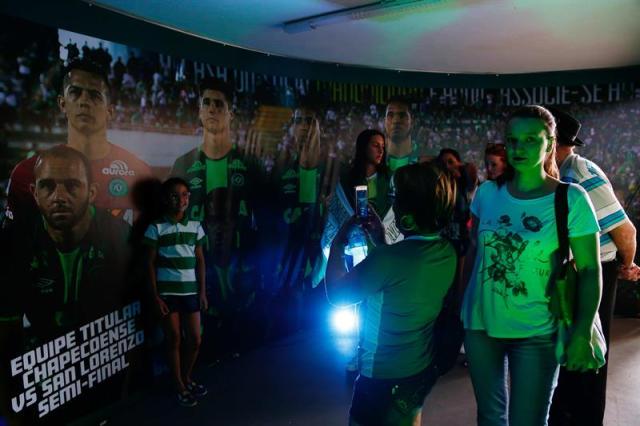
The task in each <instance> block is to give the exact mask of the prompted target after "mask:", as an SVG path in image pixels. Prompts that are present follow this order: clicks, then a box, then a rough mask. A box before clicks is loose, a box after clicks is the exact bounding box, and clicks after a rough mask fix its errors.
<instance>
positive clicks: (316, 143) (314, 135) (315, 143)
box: [300, 118, 320, 169]
mask: <svg viewBox="0 0 640 426" xmlns="http://www.w3.org/2000/svg"><path fill="white" fill-rule="evenodd" d="M300 143H301V144H302V146H301V147H300V167H303V168H305V169H315V168H316V167H318V163H319V161H320V124H319V123H318V120H317V119H315V118H314V119H313V123H312V124H311V126H309V131H308V132H307V137H306V140H303V141H301V142H300Z"/></svg>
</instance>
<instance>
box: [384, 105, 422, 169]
mask: <svg viewBox="0 0 640 426" xmlns="http://www.w3.org/2000/svg"><path fill="white" fill-rule="evenodd" d="M412 119H413V117H412V115H411V108H410V104H409V102H408V101H407V100H406V99H404V98H401V97H392V98H390V99H389V101H388V102H387V110H386V113H385V119H384V130H385V134H386V136H387V143H388V145H387V155H388V156H387V164H388V165H389V169H390V170H391V172H394V171H396V169H398V168H400V167H402V166H406V165H407V164H413V163H417V162H418V160H419V156H418V145H417V144H416V143H415V142H414V141H413V140H412V139H411V130H412V127H413V121H412Z"/></svg>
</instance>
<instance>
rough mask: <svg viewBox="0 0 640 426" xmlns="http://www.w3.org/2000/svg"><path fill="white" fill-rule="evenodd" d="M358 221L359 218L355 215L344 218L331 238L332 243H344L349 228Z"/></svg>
mask: <svg viewBox="0 0 640 426" xmlns="http://www.w3.org/2000/svg"><path fill="white" fill-rule="evenodd" d="M358 221H359V219H358V216H356V215H353V216H351V217H350V218H349V219H347V220H345V221H344V223H343V224H342V226H341V227H340V229H339V230H338V232H337V233H336V236H335V237H334V238H333V241H334V243H335V244H341V245H344V244H345V243H347V242H348V240H349V231H350V230H351V227H352V226H353V225H354V224H356V223H358Z"/></svg>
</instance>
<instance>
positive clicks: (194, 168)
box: [187, 161, 206, 173]
mask: <svg viewBox="0 0 640 426" xmlns="http://www.w3.org/2000/svg"><path fill="white" fill-rule="evenodd" d="M205 168H206V166H205V165H204V164H202V162H201V161H196V162H195V163H193V164H192V165H191V167H189V168H188V169H187V173H193V172H199V171H200V170H204V169H205Z"/></svg>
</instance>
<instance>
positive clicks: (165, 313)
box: [144, 177, 208, 407]
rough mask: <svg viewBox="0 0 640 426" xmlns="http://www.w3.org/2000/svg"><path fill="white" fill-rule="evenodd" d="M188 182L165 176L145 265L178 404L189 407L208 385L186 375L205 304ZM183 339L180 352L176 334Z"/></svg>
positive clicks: (198, 232) (198, 229)
mask: <svg viewBox="0 0 640 426" xmlns="http://www.w3.org/2000/svg"><path fill="white" fill-rule="evenodd" d="M189 196H190V192H189V185H188V184H187V182H185V181H184V180H182V179H180V178H175V177H174V178H170V179H167V181H166V182H164V183H163V185H162V197H163V201H164V205H165V207H166V213H165V215H164V216H163V217H162V218H161V219H159V220H157V221H155V222H154V223H152V224H151V225H149V227H148V228H147V231H146V232H145V235H144V243H145V244H146V245H147V246H148V247H149V256H148V271H149V276H150V281H151V285H152V289H153V294H154V297H155V304H156V306H157V308H158V310H159V312H160V314H161V315H162V323H163V327H164V332H165V338H166V340H167V354H168V358H169V360H168V361H169V368H170V370H171V375H172V378H173V381H174V384H175V387H176V390H177V392H178V401H179V402H180V404H181V405H184V406H188V407H193V406H194V405H196V404H197V401H196V397H200V396H204V395H206V394H207V389H206V388H205V387H204V386H203V385H200V384H197V383H196V382H194V381H193V379H192V378H191V373H192V370H193V366H194V365H195V362H196V358H197V357H198V351H199V349H200V341H201V336H200V310H206V309H207V307H208V302H207V296H206V294H205V268H204V255H203V251H202V244H203V243H204V241H205V234H204V230H203V229H202V226H201V225H200V223H199V222H196V221H191V220H188V219H187V216H186V215H185V211H186V210H187V207H189ZM183 332H184V342H182V343H183V346H184V347H183V348H182V356H181V351H180V350H181V347H180V346H181V339H182V337H181V336H182V335H183Z"/></svg>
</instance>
